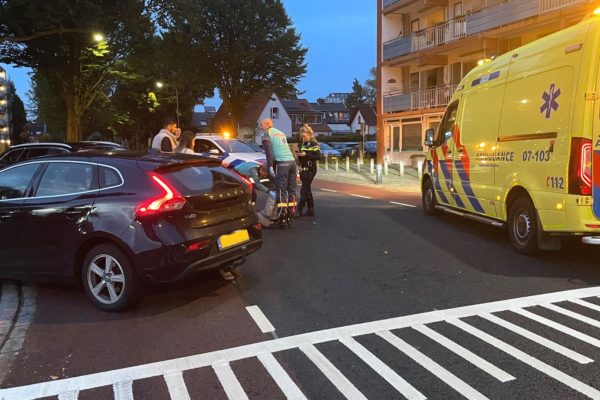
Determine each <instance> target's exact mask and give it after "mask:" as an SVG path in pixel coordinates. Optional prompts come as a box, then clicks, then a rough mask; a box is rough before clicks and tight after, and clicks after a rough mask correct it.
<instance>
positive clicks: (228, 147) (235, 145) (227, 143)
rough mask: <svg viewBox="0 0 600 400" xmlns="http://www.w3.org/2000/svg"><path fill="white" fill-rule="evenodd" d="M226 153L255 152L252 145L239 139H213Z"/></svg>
mask: <svg viewBox="0 0 600 400" xmlns="http://www.w3.org/2000/svg"><path fill="white" fill-rule="evenodd" d="M215 142H217V144H218V145H219V146H221V147H222V148H223V150H225V151H226V152H228V153H256V150H254V149H253V148H252V147H250V146H248V145H247V144H246V143H244V142H242V141H240V140H235V139H234V140H215Z"/></svg>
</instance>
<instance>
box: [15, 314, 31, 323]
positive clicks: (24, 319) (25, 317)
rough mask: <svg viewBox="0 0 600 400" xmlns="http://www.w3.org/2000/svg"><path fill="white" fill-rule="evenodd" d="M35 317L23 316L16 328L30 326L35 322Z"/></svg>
mask: <svg viewBox="0 0 600 400" xmlns="http://www.w3.org/2000/svg"><path fill="white" fill-rule="evenodd" d="M33 317H34V315H33V314H30V315H23V316H21V317H19V319H18V320H17V323H16V324H15V326H21V325H30V324H31V323H32V322H33Z"/></svg>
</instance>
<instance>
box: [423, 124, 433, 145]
mask: <svg viewBox="0 0 600 400" xmlns="http://www.w3.org/2000/svg"><path fill="white" fill-rule="evenodd" d="M434 135H435V132H434V131H433V128H429V129H427V130H426V131H425V143H424V144H425V146H427V147H431V146H433V136H434Z"/></svg>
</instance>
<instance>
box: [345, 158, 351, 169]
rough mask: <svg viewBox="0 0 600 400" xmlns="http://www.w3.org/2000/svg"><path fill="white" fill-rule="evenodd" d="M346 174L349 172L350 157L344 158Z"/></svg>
mask: <svg viewBox="0 0 600 400" xmlns="http://www.w3.org/2000/svg"><path fill="white" fill-rule="evenodd" d="M346 172H350V157H348V156H346Z"/></svg>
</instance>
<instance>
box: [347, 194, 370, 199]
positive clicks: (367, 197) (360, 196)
mask: <svg viewBox="0 0 600 400" xmlns="http://www.w3.org/2000/svg"><path fill="white" fill-rule="evenodd" d="M349 195H350V196H352V197H359V198H361V199H369V200H371V199H372V197H369V196H363V195H362V194H354V193H349Z"/></svg>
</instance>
